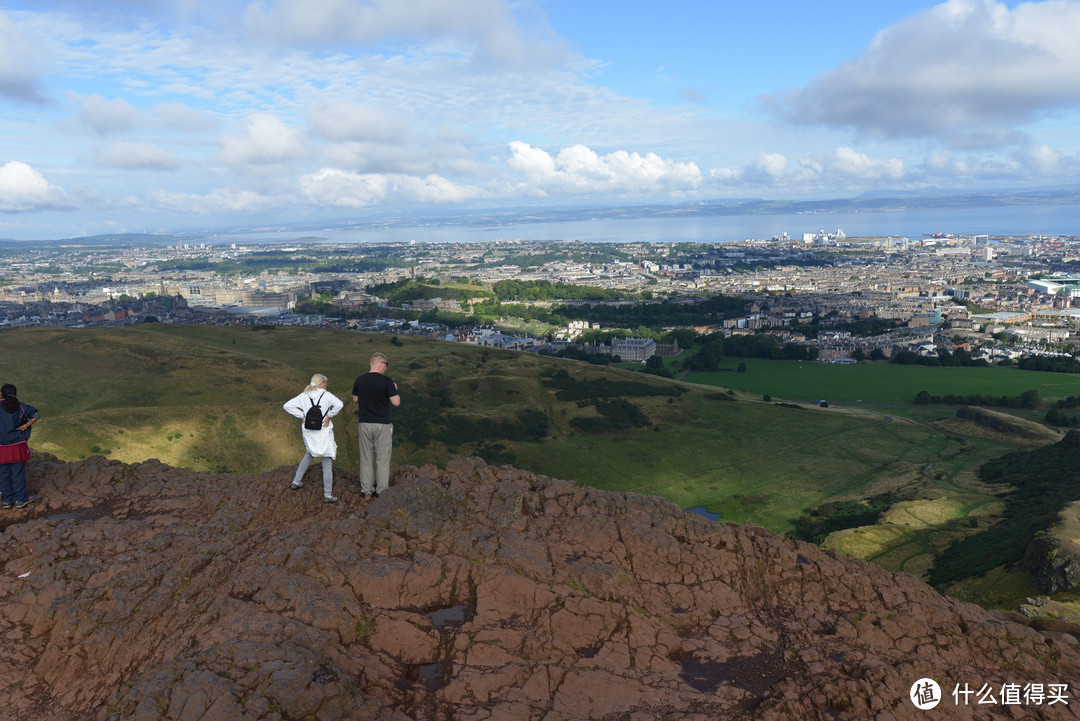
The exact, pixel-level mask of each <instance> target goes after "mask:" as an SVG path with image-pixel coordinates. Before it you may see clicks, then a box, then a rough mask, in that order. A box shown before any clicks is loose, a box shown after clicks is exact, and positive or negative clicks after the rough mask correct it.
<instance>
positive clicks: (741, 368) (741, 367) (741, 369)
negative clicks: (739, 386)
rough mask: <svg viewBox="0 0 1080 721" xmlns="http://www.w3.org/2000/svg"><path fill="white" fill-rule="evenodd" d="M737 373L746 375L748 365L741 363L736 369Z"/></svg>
mask: <svg viewBox="0 0 1080 721" xmlns="http://www.w3.org/2000/svg"><path fill="white" fill-rule="evenodd" d="M735 371H736V372H737V373H745V372H746V364H745V363H739V367H738V368H736V369H735Z"/></svg>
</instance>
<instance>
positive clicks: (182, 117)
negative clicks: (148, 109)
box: [153, 103, 217, 133]
mask: <svg viewBox="0 0 1080 721" xmlns="http://www.w3.org/2000/svg"><path fill="white" fill-rule="evenodd" d="M153 116H154V119H155V120H156V121H157V122H158V123H159V124H160V125H161V126H162V127H164V128H167V129H169V130H175V131H178V132H182V133H198V132H202V131H204V130H212V129H213V128H215V127H216V126H217V121H216V120H214V118H213V117H212V116H210V115H208V114H207V113H204V112H202V111H201V110H195V109H194V108H191V107H188V106H187V105H184V104H183V103H162V104H161V105H159V106H157V107H156V108H154V110H153Z"/></svg>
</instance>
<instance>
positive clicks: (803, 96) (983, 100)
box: [762, 0, 1080, 148]
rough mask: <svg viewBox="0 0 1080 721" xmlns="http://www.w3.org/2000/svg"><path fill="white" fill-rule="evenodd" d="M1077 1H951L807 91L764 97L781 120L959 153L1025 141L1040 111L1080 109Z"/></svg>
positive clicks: (882, 36) (897, 29)
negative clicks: (920, 140)
mask: <svg viewBox="0 0 1080 721" xmlns="http://www.w3.org/2000/svg"><path fill="white" fill-rule="evenodd" d="M1078 31H1080V3H1078V2H1076V1H1075V0H1047V1H1046V2H1033V3H1024V4H1022V5H1020V6H1018V7H1016V8H1014V9H1011V10H1010V9H1009V8H1007V7H1006V6H1004V5H1002V4H1000V3H997V2H993V1H992V0H949V1H948V2H946V3H943V4H941V5H938V6H936V7H934V8H931V9H930V10H927V11H925V12H922V13H919V14H917V15H914V16H912V17H910V18H908V19H907V20H904V21H902V22H900V23H898V24H896V25H894V26H892V27H890V28H887V29H885V30H883V31H881V32H880V33H879V34H878V35H877V36H876V37H875V38H874V39H873V41H872V42H871V43H870V44H869V45H868V46H867V47H866V48H865V50H864V51H863V52H862V54H861V55H860V56H859V57H858V58H856V59H854V60H852V61H850V62H848V63H845V64H843V65H841V66H839V67H837V68H834V69H832V70H829V71H827V72H824V73H822V74H821V75H819V76H818V77H817V78H815V79H814V80H813V81H812V82H811V83H810V84H809V85H807V86H806V87H805V88H802V89H798V90H793V91H789V92H785V93H777V94H774V95H770V96H766V97H764V98H762V101H763V102H764V104H765V105H766V107H767V108H768V109H769V110H770V111H771V112H772V113H773V114H774V115H776V116H778V117H779V118H781V119H783V120H786V121H789V122H793V123H805V124H816V125H825V126H830V127H834V128H850V129H854V130H856V131H859V132H862V133H865V134H868V135H871V136H878V137H891V138H899V137H920V136H922V137H936V138H939V139H942V140H944V141H946V142H948V143H949V144H950V145H952V146H953V147H958V148H977V147H994V146H1002V145H1007V144H1010V143H1016V142H1018V141H1019V140H1021V139H1022V137H1023V136H1022V134H1021V133H1020V132H1019V131H1018V130H1017V128H1018V127H1019V126H1021V125H1023V124H1025V123H1028V122H1030V121H1032V120H1035V119H1036V118H1038V117H1039V116H1040V114H1041V113H1043V112H1045V111H1048V110H1053V109H1059V108H1064V107H1070V106H1077V105H1080V74H1078V73H1077V72H1076V68H1077V67H1078V65H1080V50H1078V49H1077V45H1076V42H1075V37H1076V35H1077V33H1078Z"/></svg>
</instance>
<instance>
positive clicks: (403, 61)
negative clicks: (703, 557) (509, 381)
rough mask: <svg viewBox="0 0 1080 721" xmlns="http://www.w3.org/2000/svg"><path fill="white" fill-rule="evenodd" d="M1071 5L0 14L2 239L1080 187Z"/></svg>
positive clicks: (180, 8)
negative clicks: (423, 215)
mask: <svg viewBox="0 0 1080 721" xmlns="http://www.w3.org/2000/svg"><path fill="white" fill-rule="evenodd" d="M1074 30H1080V2H1073V1H1071V0H1046V1H1044V2H1032V3H996V2H990V1H988V0H950V1H949V2H946V3H942V4H935V3H932V2H915V1H905V2H899V3H889V4H887V7H872V6H864V5H856V4H854V3H840V2H830V3H824V4H815V5H812V6H806V5H804V4H803V5H800V4H797V3H793V2H787V1H781V0H776V1H773V2H767V3H764V4H761V3H759V4H755V5H754V6H753V7H752V8H750V7H749V6H747V7H745V8H744V7H735V8H733V7H730V6H725V5H724V4H710V3H699V2H683V3H676V4H674V5H673V6H670V7H664V8H660V7H659V6H655V5H654V4H647V3H614V2H609V1H607V0H601V1H598V2H591V3H573V2H569V1H568V0H547V1H544V0H521V1H520V2H504V1H503V0H471V1H470V2H454V3H450V2H443V1H441V0H409V1H407V2H405V1H398V2H389V1H388V0H386V1H376V2H360V1H359V0H327V1H326V2H321V3H319V4H317V5H316V4H312V3H304V2H301V1H300V0H253V1H251V2H246V1H243V0H235V1H234V0H226V1H224V2H217V3H212V4H211V3H208V2H204V0H175V1H172V0H124V1H122V2H120V1H117V2H108V3H104V4H96V5H94V6H92V7H91V6H89V5H88V4H86V3H81V2H75V1H71V2H64V1H63V0H54V1H47V2H35V3H29V2H23V1H21V0H20V1H18V2H9V3H5V4H4V6H3V7H0V107H2V108H3V112H2V113H0V129H2V130H0V237H11V238H20V239H25V238H43V237H64V236H74V235H82V234H97V233H108V232H121V231H125V230H127V231H150V232H154V231H159V230H187V229H197V228H207V227H220V226H223V225H224V226H230V225H250V224H254V223H261V222H266V223H284V222H300V221H313V220H319V219H323V218H325V219H340V218H346V217H351V216H356V217H362V218H372V217H376V216H377V215H378V214H382V213H387V214H395V215H401V214H404V213H410V212H427V213H435V212H453V213H461V212H467V211H468V209H470V208H498V207H506V208H521V207H530V206H537V205H543V206H545V207H572V206H575V205H582V204H610V203H618V204H633V203H645V202H685V201H693V200H704V199H725V198H746V197H762V198H794V199H798V198H825V197H850V196H853V195H857V194H860V193H865V192H872V191H875V190H882V189H889V190H900V191H910V192H920V191H924V192H925V191H932V190H934V189H937V188H950V189H960V190H977V189H987V188H1011V189H1017V190H1021V189H1025V188H1032V187H1044V186H1063V185H1070V184H1073V183H1075V182H1076V180H1077V177H1078V175H1077V170H1078V168H1080V162H1078V155H1077V153H1078V151H1080V136H1078V133H1077V131H1076V130H1075V127H1076V123H1075V122H1074V121H1075V120H1076V115H1077V107H1078V104H1080V81H1078V80H1077V79H1076V78H1075V73H1074V72H1072V69H1073V68H1075V67H1076V65H1077V61H1078V60H1080V57H1077V56H1078V55H1080V51H1078V50H1075V49H1074V47H1073V43H1072V36H1073V35H1074V34H1075V33H1073V32H1072V31H1074Z"/></svg>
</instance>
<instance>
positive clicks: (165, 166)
mask: <svg viewBox="0 0 1080 721" xmlns="http://www.w3.org/2000/svg"><path fill="white" fill-rule="evenodd" d="M97 161H98V162H99V163H100V164H102V165H106V166H109V167H111V168H123V169H127V170H137V169H139V170H177V169H178V168H180V166H181V165H182V163H181V162H180V158H178V157H177V156H176V155H174V154H173V153H170V152H169V151H167V150H165V149H164V148H160V147H158V146H156V145H152V144H150V143H113V144H112V145H111V146H109V148H108V149H107V150H105V151H104V152H102V153H99V154H98V155H97Z"/></svg>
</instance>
